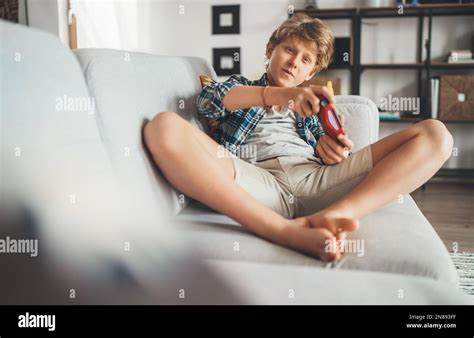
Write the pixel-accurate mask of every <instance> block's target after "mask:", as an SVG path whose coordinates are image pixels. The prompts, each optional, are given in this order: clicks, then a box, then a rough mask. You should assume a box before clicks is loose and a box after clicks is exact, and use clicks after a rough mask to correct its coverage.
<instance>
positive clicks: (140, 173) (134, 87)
mask: <svg viewBox="0 0 474 338" xmlns="http://www.w3.org/2000/svg"><path fill="white" fill-rule="evenodd" d="M75 55H76V56H77V58H78V60H79V62H80V64H81V65H82V69H83V71H84V74H85V77H86V81H87V84H88V87H89V90H90V91H91V94H92V95H93V96H94V97H95V99H96V104H97V115H98V118H99V120H98V123H99V129H100V132H101V135H102V137H103V139H104V142H105V143H104V144H105V147H106V148H107V151H108V152H109V154H110V157H111V159H112V162H113V165H114V167H115V169H116V171H117V173H118V174H119V177H120V179H121V181H122V182H123V183H124V184H126V185H127V186H128V188H129V189H131V191H132V193H133V194H136V196H137V198H139V199H140V198H143V199H144V200H151V201H153V200H154V198H155V196H160V195H166V196H171V197H170V198H171V206H170V205H163V204H162V203H161V205H160V201H161V200H162V199H163V198H159V199H156V203H155V205H156V206H160V207H161V208H162V209H163V212H164V211H166V209H170V211H171V213H172V215H176V214H177V213H179V212H180V211H181V210H182V209H183V208H185V207H186V205H187V204H188V202H189V199H188V198H187V197H185V196H184V195H183V194H181V193H180V192H177V191H175V190H174V189H173V188H172V187H171V186H170V184H169V183H168V182H167V181H166V179H165V178H164V176H163V175H162V174H161V173H160V172H159V169H158V168H157V166H156V165H155V164H154V163H153V160H152V159H151V156H150V154H149V153H148V151H147V150H146V148H145V146H144V143H143V137H142V130H143V127H144V125H145V124H146V123H147V122H148V121H149V120H151V119H152V118H153V117H154V116H155V115H156V114H157V113H159V112H163V111H174V112H177V113H179V114H180V115H181V116H182V117H183V118H185V119H186V120H188V121H189V122H191V123H192V124H193V125H194V126H195V127H197V128H200V129H201V130H202V129H203V126H202V125H201V124H200V122H199V121H198V120H197V115H196V111H197V108H196V103H195V99H196V95H198V94H199V92H200V91H201V87H200V83H199V75H201V74H208V75H210V76H214V77H215V73H214V71H213V69H212V67H210V66H209V65H208V63H207V62H206V61H205V60H203V59H200V58H195V57H171V56H156V55H150V54H145V53H136V52H126V51H117V50H110V49H79V50H76V51H75ZM191 147H192V145H190V150H191Z"/></svg>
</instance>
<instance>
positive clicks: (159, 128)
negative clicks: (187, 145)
mask: <svg viewBox="0 0 474 338" xmlns="http://www.w3.org/2000/svg"><path fill="white" fill-rule="evenodd" d="M177 118H179V116H178V114H176V113H173V112H161V113H158V114H156V116H155V117H154V118H153V119H152V120H151V121H150V122H148V123H147V124H146V125H145V128H144V130H143V135H144V139H145V144H146V146H147V147H148V149H149V150H150V151H151V152H152V153H154V152H157V151H164V150H169V149H170V147H171V146H172V144H173V141H172V138H173V137H172V136H173V128H174V127H175V126H176V120H177Z"/></svg>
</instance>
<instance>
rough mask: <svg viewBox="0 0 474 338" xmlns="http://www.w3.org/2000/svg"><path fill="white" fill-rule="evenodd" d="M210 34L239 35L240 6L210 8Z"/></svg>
mask: <svg viewBox="0 0 474 338" xmlns="http://www.w3.org/2000/svg"><path fill="white" fill-rule="evenodd" d="M212 34H240V5H229V6H212Z"/></svg>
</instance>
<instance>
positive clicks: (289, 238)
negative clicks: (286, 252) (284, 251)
mask: <svg viewBox="0 0 474 338" xmlns="http://www.w3.org/2000/svg"><path fill="white" fill-rule="evenodd" d="M358 227H359V222H358V221H357V220H355V219H352V218H348V217H344V216H343V215H342V214H339V213H337V212H336V211H328V210H321V211H320V212H317V213H315V214H313V215H310V216H304V217H298V218H295V219H292V220H289V226H288V228H287V232H286V233H285V237H286V243H285V244H286V245H287V246H289V247H291V248H293V249H295V250H298V251H301V252H304V253H306V254H309V255H311V256H314V257H317V258H319V259H321V260H323V261H334V260H339V259H341V257H342V254H343V251H342V250H343V246H339V245H334V244H335V243H336V242H338V243H339V242H340V241H342V240H344V239H345V238H346V232H347V231H354V230H356V229H357V228H358ZM331 244H332V245H331Z"/></svg>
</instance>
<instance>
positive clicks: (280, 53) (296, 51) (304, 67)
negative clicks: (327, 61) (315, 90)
mask: <svg viewBox="0 0 474 338" xmlns="http://www.w3.org/2000/svg"><path fill="white" fill-rule="evenodd" d="M266 54H267V58H268V60H269V63H268V69H267V75H268V81H269V83H270V85H271V86H277V87H296V86H298V85H299V84H301V83H303V82H304V81H308V80H310V79H311V78H312V77H313V76H314V73H313V72H312V71H313V69H314V67H315V65H316V55H317V53H316V43H315V42H306V41H301V40H299V39H297V38H292V39H286V40H284V41H283V42H281V43H280V44H278V45H277V46H276V47H273V46H272V45H271V44H268V45H267V53H266Z"/></svg>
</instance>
